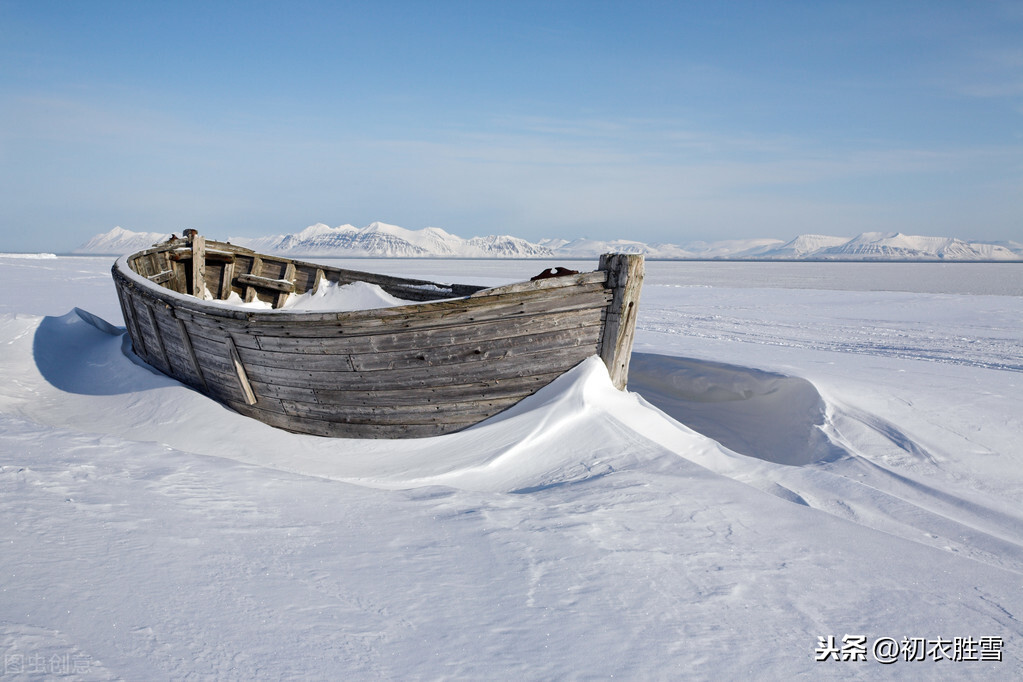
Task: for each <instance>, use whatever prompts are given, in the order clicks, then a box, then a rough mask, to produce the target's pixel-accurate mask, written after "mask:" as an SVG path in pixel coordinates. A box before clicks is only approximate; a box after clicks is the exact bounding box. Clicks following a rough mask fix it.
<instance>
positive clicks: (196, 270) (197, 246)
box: [192, 230, 206, 301]
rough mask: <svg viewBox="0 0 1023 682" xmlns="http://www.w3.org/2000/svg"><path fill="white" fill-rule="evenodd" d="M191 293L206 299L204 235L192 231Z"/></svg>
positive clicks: (200, 298)
mask: <svg viewBox="0 0 1023 682" xmlns="http://www.w3.org/2000/svg"><path fill="white" fill-rule="evenodd" d="M192 295H193V296H195V297H196V298H198V299H199V300H200V301H202V300H205V299H206V237H203V236H202V235H201V234H199V233H198V232H196V231H194V230H193V231H192Z"/></svg>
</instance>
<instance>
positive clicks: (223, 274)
mask: <svg viewBox="0 0 1023 682" xmlns="http://www.w3.org/2000/svg"><path fill="white" fill-rule="evenodd" d="M233 280H234V258H233V257H232V259H231V260H230V261H228V262H226V263H224V267H223V268H222V269H221V271H220V290H219V291H218V292H217V294H218V298H220V300H222V301H224V300H227V299H228V298H229V297H230V296H231V282H232V281H233Z"/></svg>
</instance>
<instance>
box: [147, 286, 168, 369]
mask: <svg viewBox="0 0 1023 682" xmlns="http://www.w3.org/2000/svg"><path fill="white" fill-rule="evenodd" d="M145 309H146V315H147V319H148V320H149V326H150V328H151V329H152V332H153V334H152V341H153V342H154V343H153V345H152V347H153V348H154V349H155V350H156V352H157V353H158V354H159V356H158V361H159V362H160V363H161V364H162V365H163V367H164V371H166V372H168V373H172V372H173V371H174V370H173V368H172V367H171V363H170V360H168V359H167V349H166V348H164V346H163V334H162V333H161V332H160V325H159V323H158V322H157V321H156V312H155V311H154V310H153V306H152V304H149V303H147V304H145ZM148 346H149V344H148V343H147V347H148Z"/></svg>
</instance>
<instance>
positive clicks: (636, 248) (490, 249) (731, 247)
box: [75, 222, 1023, 261]
mask: <svg viewBox="0 0 1023 682" xmlns="http://www.w3.org/2000/svg"><path fill="white" fill-rule="evenodd" d="M168 236H169V235H167V234H161V233H159V232H131V231H129V230H125V229H123V228H120V227H115V228H114V229H112V230H111V231H110V232H107V233H105V234H98V235H96V236H95V237H93V238H92V239H90V240H89V241H88V242H86V243H85V244H83V245H81V246H80V247H78V248H77V249H75V253H82V254H122V253H128V252H131V251H137V250H139V249H144V248H147V247H149V246H151V245H152V244H154V243H156V242H159V241H163V240H164V239H166V238H167V237H168ZM208 236H209V237H211V238H216V237H217V236H218V235H212V234H211V235H208ZM228 241H230V242H231V243H233V244H237V245H239V246H245V247H248V248H250V249H255V250H256V251H261V252H264V253H278V254H282V255H288V256H296V257H297V256H320V257H394V258H566V259H570V258H587V259H588V258H597V257H598V256H600V254H602V253H609V252H619V253H642V254H644V255H646V256H647V257H648V258H661V259H672V260H765V261H785V260H800V261H801V260H814V261H821V260H830V261H1019V260H1023V245H1021V244H1018V243H1015V242H1003V243H986V242H966V241H963V240H961V239H956V238H954V237H926V236H912V235H905V234H902V233H898V232H889V233H886V232H864V233H863V234H860V235H858V236H856V237H851V238H850V237H832V236H827V235H817V234H804V235H800V236H798V237H796V238H795V239H792V240H789V241H787V242H785V241H782V240H780V239H732V240H724V241H717V242H690V243H687V244H681V245H680V244H665V243H654V244H647V243H644V242H640V241H633V240H627V239H616V240H595V239H587V238H585V237H584V238H580V239H574V240H571V241H569V240H565V239H542V240H540V242H538V243H533V242H529V241H526V240H525V239H520V238H518V237H512V236H508V235H490V236H487V237H471V238H469V239H463V238H462V237H458V236H456V235H453V234H450V233H448V232H445V231H444V230H442V229H440V228H439V227H427V228H424V229H421V230H407V229H405V228H403V227H398V226H397V225H388V224H387V223H381V222H374V223H370V224H369V225H367V226H366V227H354V226H352V225H341V226H339V227H330V226H328V225H324V224H323V223H317V224H315V225H310V226H309V227H307V228H305V229H304V230H302V231H300V232H296V233H293V234H279V235H273V236H268V237H230V238H228Z"/></svg>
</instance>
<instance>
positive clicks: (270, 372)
mask: <svg viewBox="0 0 1023 682" xmlns="http://www.w3.org/2000/svg"><path fill="white" fill-rule="evenodd" d="M239 351H240V353H241V355H242V357H244V353H245V350H244V349H239ZM595 354H596V349H595V347H586V346H570V347H565V348H557V349H555V350H551V351H544V352H540V353H534V354H524V355H516V356H509V357H502V358H497V359H494V360H490V361H488V362H474V363H466V364H465V365H464V366H462V367H459V368H458V369H457V371H454V370H452V369H451V368H448V369H447V370H446V371H438V370H437V368H436V367H431V366H426V367H406V368H396V369H389V370H376V371H350V372H346V371H332V370H302V371H295V370H293V369H290V368H287V367H270V366H265V365H255V364H253V365H246V368H247V370H248V375H249V376H250V377H252V380H253V381H261V382H264V383H268V384H280V385H282V386H295V387H298V388H313V389H332V390H333V389H342V390H364V391H376V390H387V389H394V388H399V387H400V388H408V389H412V388H424V387H427V386H445V385H451V384H466V385H470V384H473V383H478V382H482V381H487V380H492V379H495V378H496V379H504V378H511V377H527V376H533V375H538V374H545V373H548V372H555V371H559V370H560V371H561V372H565V371H567V370H568V369H571V368H572V367H574V366H575V365H577V364H579V363H580V362H582V361H583V360H585V359H586V358H587V357H590V356H591V355H595Z"/></svg>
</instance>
